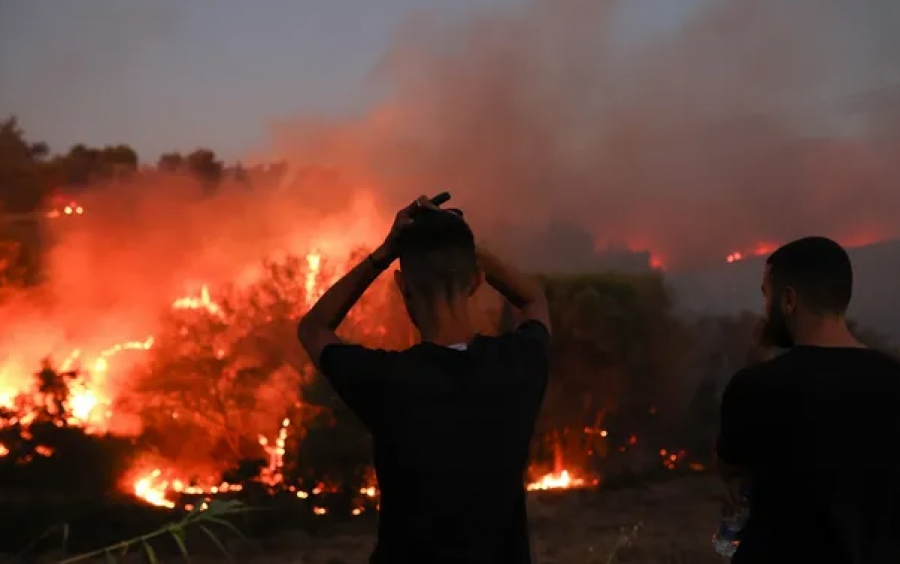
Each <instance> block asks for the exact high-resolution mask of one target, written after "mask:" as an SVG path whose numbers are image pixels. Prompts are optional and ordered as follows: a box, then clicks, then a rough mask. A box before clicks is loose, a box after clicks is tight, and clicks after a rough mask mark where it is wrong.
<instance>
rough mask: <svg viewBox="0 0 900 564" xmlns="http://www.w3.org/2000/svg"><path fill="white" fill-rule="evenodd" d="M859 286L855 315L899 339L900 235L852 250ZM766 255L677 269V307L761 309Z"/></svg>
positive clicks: (721, 310) (722, 311)
mask: <svg viewBox="0 0 900 564" xmlns="http://www.w3.org/2000/svg"><path fill="white" fill-rule="evenodd" d="M849 252H850V258H851V260H852V261H853V268H854V272H855V288H854V295H853V302H852V303H851V306H850V315H851V317H853V318H854V319H856V320H857V321H858V322H859V323H860V324H861V325H862V326H864V327H866V328H870V329H873V330H876V331H878V332H880V333H883V334H884V335H885V336H888V337H890V338H892V339H894V340H900V300H898V299H897V298H898V294H900V240H893V241H886V242H883V243H876V244H873V245H867V246H865V247H858V248H854V249H850V251H849ZM764 264H765V257H754V258H748V259H745V260H742V261H740V262H737V263H733V264H726V263H723V264H721V265H718V266H715V267H711V268H709V269H705V270H702V271H697V272H691V273H683V274H674V275H672V276H671V277H670V280H669V284H670V286H671V288H672V289H673V291H674V292H675V295H676V296H677V301H678V306H679V307H680V308H681V309H682V310H684V311H685V312H693V313H720V314H727V313H735V312H739V311H742V310H750V311H761V309H762V295H761V294H760V282H761V280H762V272H763V268H764Z"/></svg>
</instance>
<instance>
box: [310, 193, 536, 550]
mask: <svg viewBox="0 0 900 564" xmlns="http://www.w3.org/2000/svg"><path fill="white" fill-rule="evenodd" d="M395 260H399V267H400V268H399V269H398V270H396V271H395V272H394V281H395V283H396V285H397V288H398V289H399V291H400V292H401V294H402V296H403V302H404V304H405V307H406V310H407V313H408V314H409V317H410V319H411V321H412V322H413V324H414V325H415V326H416V328H417V329H418V331H419V333H420V336H421V342H419V343H418V344H416V345H414V346H412V347H411V348H409V349H406V350H403V351H386V350H373V349H369V348H366V347H362V346H360V345H355V344H349V343H345V342H343V341H342V340H341V339H340V337H338V336H337V334H336V333H335V330H336V329H337V327H338V325H340V323H341V321H342V320H343V319H344V316H345V315H346V314H347V312H348V311H349V310H350V309H351V308H352V307H353V305H354V304H355V303H356V301H357V300H358V299H359V298H360V296H361V295H362V294H363V293H364V292H365V290H366V288H368V287H369V285H371V284H372V282H374V281H375V279H376V278H377V277H378V276H379V275H380V274H381V273H382V272H384V271H385V270H387V269H388V268H389V267H390V266H391V265H392V264H393V263H394V261H395ZM484 281H487V283H488V284H489V285H491V286H493V287H494V288H495V289H496V290H497V291H498V292H499V293H500V294H502V295H503V296H504V297H505V298H506V299H507V300H509V301H510V303H511V304H512V305H513V306H515V307H517V308H518V309H519V310H520V312H521V315H522V318H523V319H525V321H524V322H523V323H521V324H520V325H519V326H518V328H517V329H515V330H514V331H512V332H510V333H507V334H505V335H501V336H499V337H487V336H483V335H479V334H478V333H477V331H476V330H475V328H474V326H473V323H472V321H471V320H470V318H469V313H468V302H469V299H470V298H471V297H472V295H473V294H474V293H475V291H476V290H477V289H478V288H479V286H480V285H481V284H482V282H484ZM297 335H298V338H299V339H300V342H301V344H302V345H303V347H304V348H305V349H306V351H307V353H308V354H309V356H310V358H311V360H312V361H313V362H314V363H315V365H316V367H317V368H318V369H319V371H320V372H321V373H322V374H323V375H324V376H325V378H327V379H328V381H329V382H330V383H331V385H332V386H333V388H334V390H335V391H336V392H337V394H338V395H339V396H340V397H341V398H342V399H343V401H344V402H346V404H347V405H348V406H349V407H350V408H351V409H352V410H353V411H354V413H356V415H357V416H358V417H359V418H360V419H361V420H362V421H363V423H364V424H365V425H366V427H367V428H368V430H369V431H370V433H371V434H372V439H373V449H374V463H375V471H376V475H377V477H378V483H379V488H380V490H381V513H380V520H379V527H378V542H377V546H376V548H375V550H374V553H373V555H372V557H371V560H370V562H372V563H385V562H387V563H391V564H394V563H404V562H411V563H412V562H414V563H417V564H431V563H435V564H437V563H441V564H443V563H448V564H449V563H469V564H477V563H485V564H488V563H490V564H507V563H508V564H530V562H531V554H530V553H531V551H530V546H529V535H528V522H527V516H526V510H525V486H524V473H525V470H526V467H527V460H528V454H529V445H530V442H531V438H532V435H533V433H534V425H535V421H536V419H537V415H538V410H539V409H540V405H541V402H542V400H543V397H544V392H545V389H546V386H547V378H548V366H549V359H548V356H549V345H550V315H549V311H548V307H547V300H546V297H545V296H544V293H543V290H542V288H541V286H540V285H539V283H538V282H537V281H536V280H533V279H531V278H530V277H527V276H525V275H523V274H522V273H520V272H518V271H517V270H515V269H514V268H512V267H511V266H509V265H507V264H505V263H504V262H503V261H501V260H500V259H498V258H497V257H495V256H494V255H492V254H491V253H489V252H488V251H486V250H485V249H483V248H480V247H478V246H476V244H475V239H474V236H473V234H472V231H471V229H470V228H469V226H468V225H467V223H466V222H465V220H464V219H463V217H462V214H461V213H458V212H453V211H448V210H442V209H440V208H439V207H438V206H436V205H435V204H434V203H433V202H432V200H430V199H428V198H427V197H424V196H423V197H420V198H419V199H417V200H416V201H415V202H414V203H413V204H412V205H410V206H408V207H406V208H404V209H403V210H401V211H400V212H399V213H398V214H397V216H396V218H395V220H394V224H393V226H392V228H391V230H390V232H389V234H388V235H387V237H386V238H385V240H384V242H383V243H382V244H381V245H380V246H379V247H378V248H377V249H376V250H375V251H374V252H373V253H372V254H371V255H369V256H368V257H366V258H365V259H364V260H363V261H362V262H360V263H359V264H358V265H356V266H355V267H354V268H353V269H352V270H350V272H348V273H347V274H346V275H345V276H344V277H343V278H341V279H340V280H338V281H337V282H336V283H335V284H334V285H333V286H332V287H331V288H330V289H329V290H328V291H327V292H325V294H324V295H322V297H321V298H320V299H319V301H318V302H317V303H316V304H315V305H314V306H313V307H312V308H311V309H310V310H309V312H308V313H307V314H306V316H305V317H304V318H303V319H302V320H301V321H300V324H299V326H298V328H297Z"/></svg>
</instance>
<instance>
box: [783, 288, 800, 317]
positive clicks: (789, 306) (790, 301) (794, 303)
mask: <svg viewBox="0 0 900 564" xmlns="http://www.w3.org/2000/svg"><path fill="white" fill-rule="evenodd" d="M799 306H800V304H799V298H798V297H797V291H796V290H794V289H793V288H791V287H790V286H788V287H786V288H785V289H784V291H783V292H781V311H783V312H784V313H785V314H787V315H789V316H790V315H793V314H794V313H796V312H797V308H798V307H799Z"/></svg>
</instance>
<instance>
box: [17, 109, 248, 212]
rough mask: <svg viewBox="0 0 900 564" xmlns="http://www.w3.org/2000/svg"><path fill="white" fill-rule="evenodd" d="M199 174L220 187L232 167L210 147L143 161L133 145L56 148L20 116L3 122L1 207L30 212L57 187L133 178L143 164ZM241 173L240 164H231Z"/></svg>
mask: <svg viewBox="0 0 900 564" xmlns="http://www.w3.org/2000/svg"><path fill="white" fill-rule="evenodd" d="M142 166H143V168H144V169H147V170H157V171H161V172H166V173H186V174H190V175H193V176H194V177H196V178H197V179H198V180H199V181H200V182H201V183H202V184H203V186H204V188H205V189H207V190H214V189H215V188H216V186H217V185H218V183H219V182H220V181H221V180H222V178H223V175H224V174H225V173H226V171H227V170H228V168H229V167H227V166H226V164H225V163H224V162H223V161H222V160H221V159H220V158H219V157H218V156H217V155H216V153H215V152H214V151H212V150H210V149H206V148H198V149H196V150H194V151H191V152H187V153H181V152H168V153H165V154H163V155H161V156H160V157H159V159H158V161H157V162H155V163H152V164H151V163H147V162H142V161H141V159H140V157H139V155H138V153H137V151H136V150H135V149H134V148H133V147H131V146H130V145H127V144H118V145H107V146H104V147H89V146H86V145H84V144H80V143H79V144H77V145H73V146H72V147H70V148H69V149H68V150H67V151H65V152H60V153H53V152H52V151H51V149H50V147H49V145H47V143H45V142H42V141H37V142H35V141H31V140H29V139H28V138H27V136H26V135H25V132H24V131H23V130H22V128H21V126H20V125H19V122H18V121H17V120H16V118H14V117H11V118H8V119H6V120H4V121H0V212H4V213H7V214H30V213H34V212H36V211H38V210H39V209H40V208H41V206H42V204H43V202H44V201H45V200H46V198H47V197H48V196H50V195H51V194H52V193H53V191H55V190H58V189H60V188H64V189H66V190H69V191H77V190H78V189H84V188H85V187H88V186H92V185H97V184H102V183H104V182H108V181H111V180H115V179H120V178H123V177H128V176H130V175H133V174H136V173H138V172H140V170H141V167H142ZM231 170H232V171H233V172H234V174H235V176H236V177H240V176H241V175H242V174H243V171H242V169H241V167H240V165H237V166H235V167H233V168H232V169H231Z"/></svg>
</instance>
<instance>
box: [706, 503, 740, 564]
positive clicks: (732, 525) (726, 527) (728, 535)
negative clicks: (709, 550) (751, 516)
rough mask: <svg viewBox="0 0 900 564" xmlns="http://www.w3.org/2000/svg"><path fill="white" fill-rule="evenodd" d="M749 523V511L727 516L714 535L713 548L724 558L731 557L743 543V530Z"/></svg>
mask: <svg viewBox="0 0 900 564" xmlns="http://www.w3.org/2000/svg"><path fill="white" fill-rule="evenodd" d="M746 524H747V511H746V510H745V511H741V512H740V513H737V514H735V515H731V516H729V517H725V518H723V519H722V522H721V524H720V525H719V530H718V531H716V534H715V535H713V548H715V550H716V553H717V554H719V556H722V557H723V558H731V557H733V556H734V553H735V552H737V549H738V546H740V544H741V538H740V534H741V530H743V528H744V525H746Z"/></svg>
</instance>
